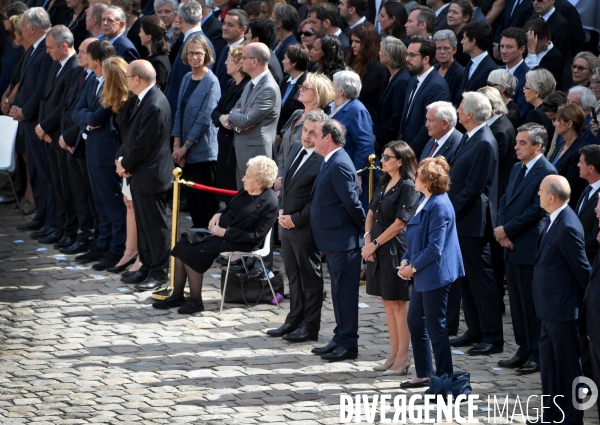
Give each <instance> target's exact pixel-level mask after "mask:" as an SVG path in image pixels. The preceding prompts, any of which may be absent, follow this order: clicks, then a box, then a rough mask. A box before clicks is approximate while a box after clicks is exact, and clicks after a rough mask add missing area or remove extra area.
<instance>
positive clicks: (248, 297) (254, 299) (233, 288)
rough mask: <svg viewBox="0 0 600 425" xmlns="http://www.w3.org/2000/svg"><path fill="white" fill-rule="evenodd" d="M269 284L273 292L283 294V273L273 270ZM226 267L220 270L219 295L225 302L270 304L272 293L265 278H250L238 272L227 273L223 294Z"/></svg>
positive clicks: (247, 304) (248, 304)
mask: <svg viewBox="0 0 600 425" xmlns="http://www.w3.org/2000/svg"><path fill="white" fill-rule="evenodd" d="M273 273H274V274H275V276H274V277H272V278H271V285H273V291H275V294H280V295H283V275H282V274H281V273H280V272H278V271H277V272H273ZM225 274H226V269H222V270H221V296H222V297H223V298H225V302H226V303H231V304H245V305H246V306H250V304H254V305H257V304H271V301H272V300H273V294H272V293H271V288H269V282H268V281H267V279H252V278H248V277H247V276H245V275H240V274H238V273H231V272H230V273H229V280H228V282H227V292H226V293H225V294H223V287H224V286H225Z"/></svg>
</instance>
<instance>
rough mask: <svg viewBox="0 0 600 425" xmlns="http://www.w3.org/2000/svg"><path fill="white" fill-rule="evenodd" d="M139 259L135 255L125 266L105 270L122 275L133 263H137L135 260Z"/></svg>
mask: <svg viewBox="0 0 600 425" xmlns="http://www.w3.org/2000/svg"><path fill="white" fill-rule="evenodd" d="M136 259H137V255H134V256H133V257H132V258H131V259H130V260H129V261H127V262H126V263H124V264H121V265H120V266H112V267H107V268H106V269H105V270H106V271H107V272H111V273H121V272H122V271H124V270H125V269H126V268H127V267H129V266H131V265H132V264H133V263H135V260H136Z"/></svg>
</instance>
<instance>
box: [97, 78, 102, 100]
mask: <svg viewBox="0 0 600 425" xmlns="http://www.w3.org/2000/svg"><path fill="white" fill-rule="evenodd" d="M101 88H102V84H101V82H100V80H96V99H97V98H98V95H99V94H100V89H101Z"/></svg>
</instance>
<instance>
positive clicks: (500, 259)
mask: <svg viewBox="0 0 600 425" xmlns="http://www.w3.org/2000/svg"><path fill="white" fill-rule="evenodd" d="M490 252H491V254H492V267H493V269H494V278H495V280H496V285H497V286H498V296H499V297H500V307H501V308H502V306H503V305H504V294H505V292H506V290H505V289H504V275H505V267H504V248H502V245H500V243H499V242H498V241H497V240H496V238H494V237H493V236H492V237H491V238H490Z"/></svg>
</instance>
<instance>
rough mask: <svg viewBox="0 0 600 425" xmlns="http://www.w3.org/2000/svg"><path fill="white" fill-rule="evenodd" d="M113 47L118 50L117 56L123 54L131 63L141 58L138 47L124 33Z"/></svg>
mask: <svg viewBox="0 0 600 425" xmlns="http://www.w3.org/2000/svg"><path fill="white" fill-rule="evenodd" d="M113 47H114V48H115V51H116V52H117V56H121V57H122V58H123V59H125V61H126V62H127V63H131V62H133V61H134V60H136V59H139V58H140V54H139V53H138V51H137V49H136V48H135V46H134V45H133V43H132V42H131V40H129V39H128V38H127V36H126V35H125V34H124V33H123V34H121V35H120V36H119V37H117V39H116V40H115V42H114V43H113Z"/></svg>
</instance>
